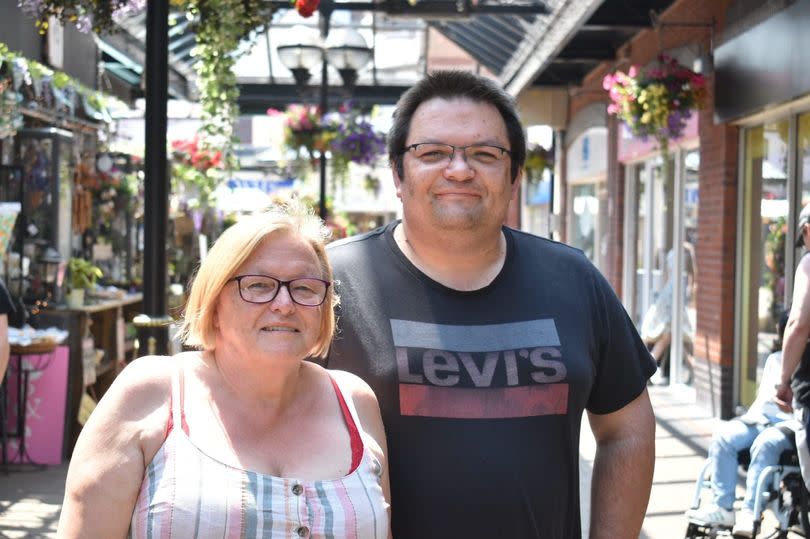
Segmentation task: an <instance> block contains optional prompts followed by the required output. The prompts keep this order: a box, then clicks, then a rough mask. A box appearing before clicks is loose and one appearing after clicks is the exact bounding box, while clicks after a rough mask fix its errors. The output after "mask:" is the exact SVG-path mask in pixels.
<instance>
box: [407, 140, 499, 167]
mask: <svg viewBox="0 0 810 539" xmlns="http://www.w3.org/2000/svg"><path fill="white" fill-rule="evenodd" d="M456 150H461V151H462V152H463V155H464V161H466V163H467V164H468V165H470V166H474V165H483V166H491V165H495V164H497V163H499V162H501V161H503V158H504V157H505V156H507V155H508V156H509V157H512V152H510V151H509V150H507V149H506V148H502V147H500V146H495V145H494V144H470V145H469V146H453V145H452V144H443V143H439V142H417V143H416V144H411V145H409V146H406V147H405V148H404V149H403V150H402V152H401V153H403V154H404V153H407V152H411V154H412V155H413V156H414V157H416V159H418V160H419V162H420V163H422V164H424V165H428V166H434V165H443V166H446V165H449V164H450V163H451V162H452V161H453V158H454V157H455V155H456Z"/></svg>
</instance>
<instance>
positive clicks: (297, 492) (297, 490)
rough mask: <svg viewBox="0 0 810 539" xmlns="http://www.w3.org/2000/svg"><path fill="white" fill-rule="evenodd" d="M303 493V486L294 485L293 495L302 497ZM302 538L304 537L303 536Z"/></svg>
mask: <svg viewBox="0 0 810 539" xmlns="http://www.w3.org/2000/svg"><path fill="white" fill-rule="evenodd" d="M302 492H304V487H302V486H301V485H299V484H298V483H296V484H295V485H293V487H292V493H293V494H295V495H296V496H300V495H301V493H302ZM302 537H303V536H302Z"/></svg>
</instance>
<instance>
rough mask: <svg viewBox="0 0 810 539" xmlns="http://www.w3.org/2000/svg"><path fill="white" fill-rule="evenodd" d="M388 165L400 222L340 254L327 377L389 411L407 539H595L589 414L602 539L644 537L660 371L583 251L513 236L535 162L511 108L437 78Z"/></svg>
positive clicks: (494, 91) (412, 93) (416, 105)
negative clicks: (359, 386)
mask: <svg viewBox="0 0 810 539" xmlns="http://www.w3.org/2000/svg"><path fill="white" fill-rule="evenodd" d="M388 151H389V158H390V162H391V167H392V171H393V177H394V182H395V184H396V187H397V194H398V196H399V198H400V199H401V200H402V207H403V219H402V221H401V222H394V223H391V224H389V225H388V226H385V227H383V228H380V229H378V230H375V231H373V232H370V233H368V234H365V235H361V236H358V237H354V238H349V239H347V240H344V241H341V242H337V243H336V244H333V246H332V247H331V248H330V250H329V252H330V258H331V260H332V263H333V264H334V268H335V277H336V280H337V282H338V284H337V288H338V292H339V294H340V295H341V302H342V305H343V307H342V311H341V312H340V313H339V334H338V336H337V337H336V339H335V340H334V342H333V347H332V350H331V353H330V358H329V361H328V366H329V367H330V368H337V369H346V370H349V371H352V372H354V373H356V374H358V375H360V376H361V377H362V378H364V379H365V380H366V381H367V382H368V383H369V384H370V385H371V386H372V388H373V389H374V390H375V392H376V394H377V397H378V398H379V401H380V406H381V409H382V413H383V418H384V421H385V427H386V434H387V437H388V446H389V448H390V454H389V462H390V468H389V471H390V477H391V490H392V502H391V507H392V518H393V523H392V525H393V529H392V531H393V536H394V537H396V538H397V539H407V538H415V539H416V538H418V539H429V538H433V537H437V538H438V537H441V538H465V539H469V538H479V537H480V538H488V539H489V538H495V537H508V538H510V539H514V538H528V537H542V538H547V539H556V538H565V539H572V538H580V537H581V532H580V514H579V488H578V485H579V479H578V473H579V472H578V448H579V430H580V421H581V415H582V412H583V410H584V409H585V408H586V407H587V409H588V410H589V413H590V414H589V415H590V420H591V426H592V428H593V431H594V434H595V437H596V440H597V443H598V450H597V455H596V459H595V462H594V473H593V492H592V500H593V501H592V505H591V513H592V519H591V537H592V538H610V539H622V538H628V539H629V538H631V537H632V538H633V539H635V538H637V537H638V534H639V530H640V528H641V522H642V519H643V516H644V512H645V509H646V506H647V501H648V498H649V492H650V486H651V481H652V471H653V461H654V430H655V422H654V417H653V414H652V410H651V407H650V403H649V399H648V396H647V392H646V382H647V379H648V378H649V376H650V375H651V374H652V373H653V372H654V371H655V364H654V363H653V361H652V358H651V357H650V354H649V352H647V350H646V348H645V347H644V344H643V343H642V342H641V339H640V338H639V336H638V334H637V333H636V330H635V328H634V327H633V324H632V322H631V321H630V319H629V318H628V317H627V315H626V313H625V312H624V309H623V308H622V306H621V304H620V303H619V301H618V300H617V298H616V296H615V295H614V293H613V292H612V290H611V289H610V287H609V285H608V284H607V282H606V281H605V280H604V279H603V278H602V276H601V275H600V274H599V272H598V271H597V270H596V269H595V268H594V267H593V266H592V265H591V264H590V263H589V262H588V261H587V259H586V258H585V257H584V255H583V254H582V253H581V252H580V251H578V250H575V249H572V248H569V247H566V246H564V245H560V244H557V243H554V242H552V241H549V240H545V239H541V238H537V237H534V236H531V235H528V234H524V233H521V232H517V231H514V230H511V229H508V228H506V227H503V226H502V224H503V222H504V219H505V218H506V213H507V208H508V205H509V201H510V199H511V198H512V196H513V195H514V193H515V191H516V190H517V189H518V188H519V185H520V179H521V172H522V168H523V162H524V159H525V139H524V135H523V128H522V126H521V125H520V122H519V120H518V117H517V113H516V111H515V107H514V104H513V101H512V100H511V98H510V97H509V96H508V95H507V94H505V93H504V92H503V91H502V90H501V89H500V88H498V87H497V86H496V85H495V84H494V83H493V82H491V81H489V80H487V79H484V78H481V77H478V76H475V75H473V74H470V73H466V72H455V71H453V72H441V71H439V72H434V73H432V74H430V75H428V76H427V77H425V78H424V79H423V80H422V81H421V82H419V83H417V84H416V85H415V86H414V87H413V88H411V89H410V90H409V91H408V92H406V93H405V94H404V95H403V96H402V98H401V99H400V101H399V104H398V105H397V110H396V112H395V114H394V123H393V125H392V128H391V131H390V133H389V138H388Z"/></svg>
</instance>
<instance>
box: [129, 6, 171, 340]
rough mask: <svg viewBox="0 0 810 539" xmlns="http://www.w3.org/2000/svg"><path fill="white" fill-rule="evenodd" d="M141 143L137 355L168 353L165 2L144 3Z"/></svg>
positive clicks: (167, 38) (169, 321) (167, 34)
mask: <svg viewBox="0 0 810 539" xmlns="http://www.w3.org/2000/svg"><path fill="white" fill-rule="evenodd" d="M145 63H146V65H145V70H144V73H145V75H146V115H145V119H146V129H145V132H146V141H145V143H146V145H145V159H144V167H145V172H146V179H145V185H144V208H145V214H144V253H143V310H144V314H141V315H139V316H137V317H136V318H135V320H134V322H135V325H136V326H137V328H138V342H139V350H138V354H139V355H144V354H146V353H150V354H155V353H156V354H167V353H168V351H169V331H168V329H169V324H170V323H171V320H172V319H171V317H169V316H168V315H167V314H166V307H167V305H166V303H167V302H166V282H167V279H168V274H167V269H168V268H167V263H166V232H167V228H168V221H169V203H168V196H169V178H168V174H167V172H168V165H167V161H166V128H167V118H166V103H167V100H168V72H169V2H168V0H148V1H147V3H146V62H145Z"/></svg>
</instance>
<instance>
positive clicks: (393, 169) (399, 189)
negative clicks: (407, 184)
mask: <svg viewBox="0 0 810 539" xmlns="http://www.w3.org/2000/svg"><path fill="white" fill-rule="evenodd" d="M390 166H391V176H392V177H393V178H394V186H395V187H396V188H397V198H399V199H402V178H401V177H400V176H399V169H398V168H397V163H396V162H395V161H391V163H390Z"/></svg>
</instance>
